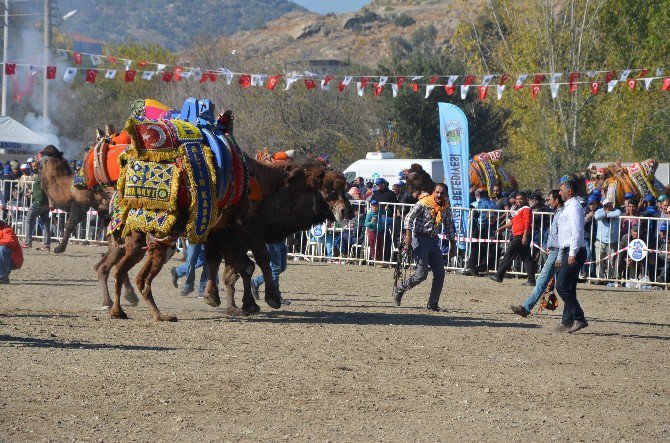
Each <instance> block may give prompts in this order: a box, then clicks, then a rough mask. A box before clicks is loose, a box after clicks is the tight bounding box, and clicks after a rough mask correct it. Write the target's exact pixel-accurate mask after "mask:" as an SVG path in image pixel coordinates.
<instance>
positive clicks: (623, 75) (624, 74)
mask: <svg viewBox="0 0 670 443" xmlns="http://www.w3.org/2000/svg"><path fill="white" fill-rule="evenodd" d="M630 72H631V70H630V69H624V70H623V72H622V73H621V78H620V79H619V81H622V82H625V81H626V80H628V76H629V75H630Z"/></svg>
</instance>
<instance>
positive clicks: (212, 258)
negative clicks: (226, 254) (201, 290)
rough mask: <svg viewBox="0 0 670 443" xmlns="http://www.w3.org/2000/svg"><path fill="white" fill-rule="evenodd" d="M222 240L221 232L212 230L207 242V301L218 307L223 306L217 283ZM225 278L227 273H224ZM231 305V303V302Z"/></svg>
mask: <svg viewBox="0 0 670 443" xmlns="http://www.w3.org/2000/svg"><path fill="white" fill-rule="evenodd" d="M220 242H221V233H220V232H212V233H210V234H209V237H208V238H207V243H206V244H205V265H204V266H207V286H205V303H207V304H208V305H210V306H212V307H214V308H216V307H218V306H221V297H219V288H218V287H217V285H216V276H217V275H219V267H220V266H221V260H222V258H223V256H222V255H221V250H220V249H219V245H220ZM224 278H225V274H224ZM229 306H230V304H229Z"/></svg>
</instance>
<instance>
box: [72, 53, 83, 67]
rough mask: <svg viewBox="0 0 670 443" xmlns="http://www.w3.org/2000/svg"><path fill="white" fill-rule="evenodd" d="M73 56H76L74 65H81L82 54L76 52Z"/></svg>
mask: <svg viewBox="0 0 670 443" xmlns="http://www.w3.org/2000/svg"><path fill="white" fill-rule="evenodd" d="M72 55H73V56H74V64H75V65H81V52H75V53H73V54H72Z"/></svg>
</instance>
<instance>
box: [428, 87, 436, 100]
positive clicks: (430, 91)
mask: <svg viewBox="0 0 670 443" xmlns="http://www.w3.org/2000/svg"><path fill="white" fill-rule="evenodd" d="M433 89H435V85H426V98H428V97H430V94H431V93H432V92H433Z"/></svg>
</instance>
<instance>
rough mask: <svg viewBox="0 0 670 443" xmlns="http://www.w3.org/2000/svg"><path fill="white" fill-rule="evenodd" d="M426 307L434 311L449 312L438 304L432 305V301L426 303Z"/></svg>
mask: <svg viewBox="0 0 670 443" xmlns="http://www.w3.org/2000/svg"><path fill="white" fill-rule="evenodd" d="M426 309H428V310H431V311H434V312H447V310H446V309H442V308H440V307H439V306H438V305H431V304H430V303H428V304H427V305H426Z"/></svg>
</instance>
